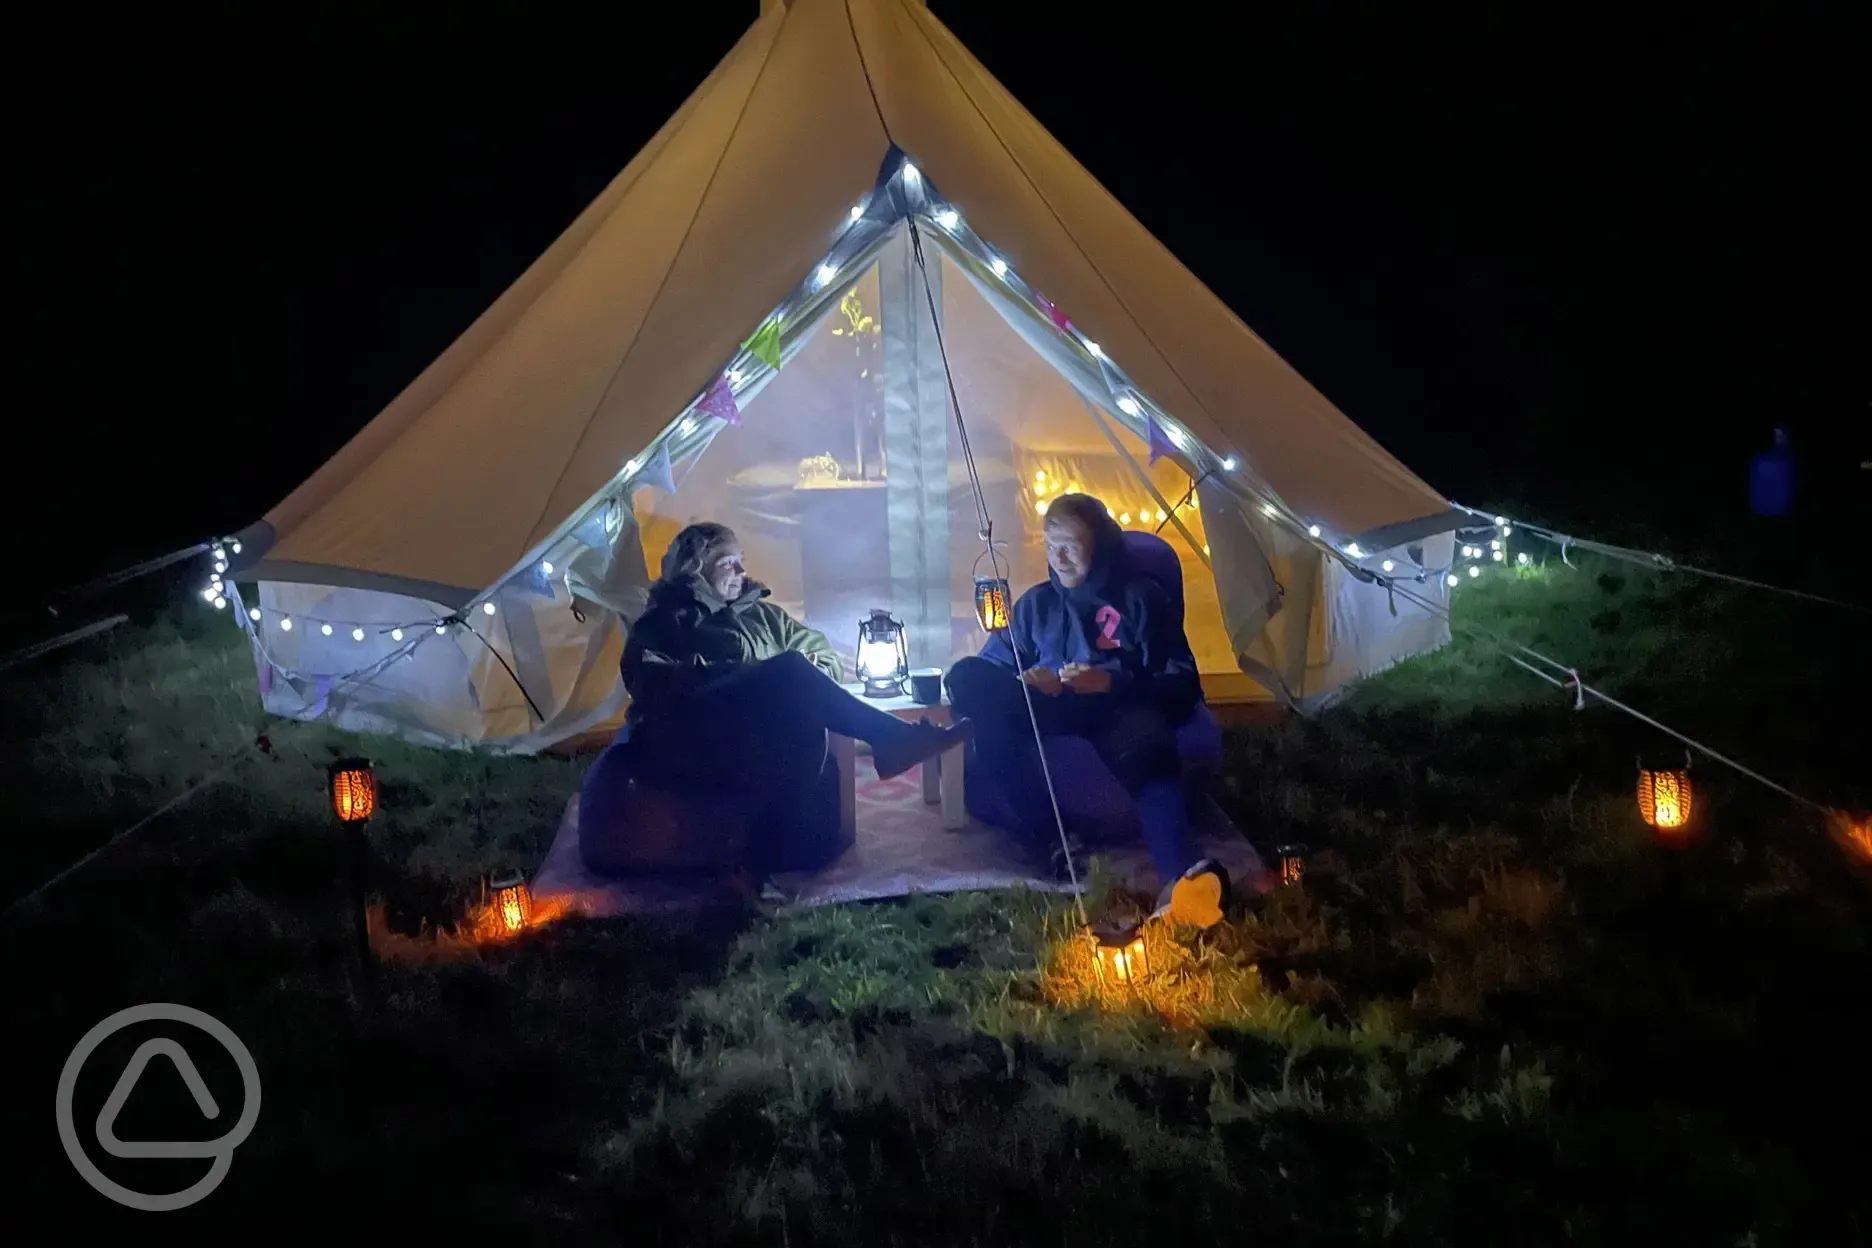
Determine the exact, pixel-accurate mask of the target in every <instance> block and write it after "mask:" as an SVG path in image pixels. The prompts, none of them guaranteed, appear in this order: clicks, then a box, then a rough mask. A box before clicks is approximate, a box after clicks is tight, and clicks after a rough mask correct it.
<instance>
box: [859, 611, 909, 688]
mask: <svg viewBox="0 0 1872 1248" xmlns="http://www.w3.org/2000/svg"><path fill="white" fill-rule="evenodd" d="M858 676H859V678H860V679H862V680H863V681H864V696H865V697H867V698H898V697H902V696H903V691H904V681H906V680H908V679H909V678H910V654H909V651H908V650H906V649H905V645H904V626H903V621H902V620H894V619H892V618H891V613H890V612H888V611H886V610H884V608H882V607H874V608H872V611H871V614H870V616H869V617H868V618H866V619H863V620H860V621H859V622H858Z"/></svg>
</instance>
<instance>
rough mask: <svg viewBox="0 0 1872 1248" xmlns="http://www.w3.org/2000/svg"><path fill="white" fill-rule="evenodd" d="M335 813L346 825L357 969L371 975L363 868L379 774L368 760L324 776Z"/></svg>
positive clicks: (351, 761) (338, 765) (339, 765)
mask: <svg viewBox="0 0 1872 1248" xmlns="http://www.w3.org/2000/svg"><path fill="white" fill-rule="evenodd" d="M325 788H326V791H327V793H328V794H329V795H330V797H331V806H332V814H334V815H336V816H337V817H338V822H339V823H341V824H343V825H344V829H345V839H346V841H347V842H348V843H349V845H348V847H349V850H350V854H351V909H352V921H353V926H354V927H355V929H356V936H357V946H358V966H359V968H360V969H361V970H362V971H363V973H364V974H366V975H368V974H370V968H371V950H370V925H369V920H368V919H367V918H366V916H365V912H364V869H365V860H366V856H367V847H366V845H365V841H364V825H365V824H366V823H368V822H369V821H370V817H371V816H372V815H373V814H375V813H376V811H377V773H376V772H375V771H374V770H372V768H371V761H370V759H368V758H341V759H339V760H338V761H337V762H335V763H333V764H332V765H331V766H330V767H329V768H328V769H327V770H326V773H325Z"/></svg>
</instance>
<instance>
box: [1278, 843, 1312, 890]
mask: <svg viewBox="0 0 1872 1248" xmlns="http://www.w3.org/2000/svg"><path fill="white" fill-rule="evenodd" d="M1274 855H1275V857H1277V858H1278V859H1280V882H1281V883H1282V884H1298V883H1299V882H1300V879H1301V877H1302V876H1304V875H1305V874H1306V846H1304V845H1282V846H1281V847H1280V848H1278V849H1276V850H1275V851H1274Z"/></svg>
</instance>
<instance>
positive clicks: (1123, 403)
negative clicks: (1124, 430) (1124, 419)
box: [1118, 395, 1144, 416]
mask: <svg viewBox="0 0 1872 1248" xmlns="http://www.w3.org/2000/svg"><path fill="white" fill-rule="evenodd" d="M1118 410H1119V411H1121V412H1123V413H1124V414H1125V415H1127V416H1136V415H1137V414H1138V413H1140V412H1142V411H1143V410H1144V409H1143V408H1141V407H1139V406H1138V404H1137V400H1136V399H1134V398H1131V397H1130V396H1129V395H1127V396H1125V397H1124V398H1121V399H1119V400H1118Z"/></svg>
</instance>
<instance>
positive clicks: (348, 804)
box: [326, 758, 377, 823]
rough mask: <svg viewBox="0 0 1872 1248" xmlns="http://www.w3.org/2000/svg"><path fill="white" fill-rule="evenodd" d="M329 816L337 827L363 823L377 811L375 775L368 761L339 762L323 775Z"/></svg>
mask: <svg viewBox="0 0 1872 1248" xmlns="http://www.w3.org/2000/svg"><path fill="white" fill-rule="evenodd" d="M326 788H327V789H328V790H329V791H330V793H331V804H332V813H333V814H334V815H337V816H338V822H340V823H363V822H364V821H365V820H366V819H369V818H370V817H371V815H372V814H374V813H375V812H376V810H377V773H376V772H375V771H372V770H371V761H370V759H368V758H341V759H339V760H338V761H337V762H335V763H333V764H332V765H331V768H330V769H329V770H328V771H327V772H326Z"/></svg>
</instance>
